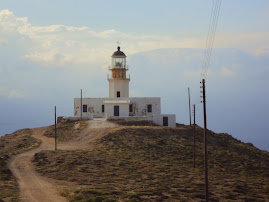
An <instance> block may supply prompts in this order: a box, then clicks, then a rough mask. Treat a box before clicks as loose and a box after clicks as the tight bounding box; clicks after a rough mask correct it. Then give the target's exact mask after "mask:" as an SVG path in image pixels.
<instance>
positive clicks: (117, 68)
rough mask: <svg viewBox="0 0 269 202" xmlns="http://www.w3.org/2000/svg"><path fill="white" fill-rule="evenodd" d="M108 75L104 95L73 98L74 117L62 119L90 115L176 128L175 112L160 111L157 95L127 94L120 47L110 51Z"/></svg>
mask: <svg viewBox="0 0 269 202" xmlns="http://www.w3.org/2000/svg"><path fill="white" fill-rule="evenodd" d="M111 57H112V63H111V67H110V71H111V75H110V76H109V77H108V79H107V80H108V83H109V97H108V98H82V99H81V98H75V99H74V116H73V117H66V118H65V119H73V120H77V119H80V118H81V117H82V118H83V119H88V120H91V119H93V118H106V119H108V120H112V119H123V120H125V121H152V122H154V123H155V124H157V125H160V126H170V127H176V115H175V114H161V99H160V97H129V82H130V78H127V74H126V73H127V71H128V66H127V65H126V55H125V54H124V53H123V52H122V51H121V50H120V47H118V50H117V51H115V52H114V53H113V55H112V56H111Z"/></svg>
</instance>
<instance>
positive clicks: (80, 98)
mask: <svg viewBox="0 0 269 202" xmlns="http://www.w3.org/2000/svg"><path fill="white" fill-rule="evenodd" d="M80 109H81V112H80V120H82V89H80Z"/></svg>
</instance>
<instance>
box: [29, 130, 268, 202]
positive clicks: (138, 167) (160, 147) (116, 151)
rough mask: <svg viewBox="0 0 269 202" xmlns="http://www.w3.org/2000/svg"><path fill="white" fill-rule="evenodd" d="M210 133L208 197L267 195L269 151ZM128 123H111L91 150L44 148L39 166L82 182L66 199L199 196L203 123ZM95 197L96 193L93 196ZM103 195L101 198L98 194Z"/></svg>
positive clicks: (54, 175)
mask: <svg viewBox="0 0 269 202" xmlns="http://www.w3.org/2000/svg"><path fill="white" fill-rule="evenodd" d="M208 134H209V138H208V141H209V146H208V150H209V182H210V185H209V190H210V200H211V201H219V200H222V201H223V200H241V201H251V200H253V199H255V201H264V200H266V199H268V198H269V155H268V152H265V151H261V150H259V149H257V148H255V147H253V146H252V145H250V144H245V143H242V142H240V141H238V140H236V139H234V138H233V137H232V136H230V135H228V134H216V133H213V132H212V131H208ZM192 141H193V133H192V131H191V129H189V128H188V127H185V126H182V125H181V126H180V128H177V129H172V128H167V127H153V126H132V127H120V128H116V129H112V130H111V131H110V132H109V133H108V134H107V135H106V136H104V137H103V138H101V139H99V140H98V141H96V143H95V144H96V148H95V149H94V150H91V151H87V150H83V151H43V152H40V153H38V154H36V155H35V158H34V163H35V165H36V166H37V170H38V172H40V173H42V174H43V175H46V176H48V177H51V178H55V179H60V180H68V181H72V182H76V183H77V184H80V185H81V186H83V188H81V189H77V190H73V189H70V190H66V191H65V192H63V195H64V196H66V197H68V199H69V200H70V201H98V200H99V201H102V200H103V201H113V200H123V201H143V200H144V201H148V200H151V201H173V200H175V201H179V200H180V201H189V200H192V201H201V200H203V197H204V184H203V183H204V180H203V150H202V141H203V136H202V129H201V128H198V129H197V168H196V169H194V168H193V167H192V165H193V162H192V159H193V147H192ZM96 198H97V199H96ZM101 199H102V200H101Z"/></svg>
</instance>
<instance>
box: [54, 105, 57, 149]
mask: <svg viewBox="0 0 269 202" xmlns="http://www.w3.org/2000/svg"><path fill="white" fill-rule="evenodd" d="M54 117H55V123H54V131H55V134H54V136H55V150H57V128H56V124H57V120H56V106H54Z"/></svg>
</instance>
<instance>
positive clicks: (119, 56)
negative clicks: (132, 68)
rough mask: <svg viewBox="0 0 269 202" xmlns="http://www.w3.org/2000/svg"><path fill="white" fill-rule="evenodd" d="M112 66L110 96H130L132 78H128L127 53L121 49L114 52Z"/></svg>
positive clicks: (109, 79) (109, 80)
mask: <svg viewBox="0 0 269 202" xmlns="http://www.w3.org/2000/svg"><path fill="white" fill-rule="evenodd" d="M111 57H112V63H111V68H110V69H109V70H110V71H111V78H108V79H107V80H108V82H109V98H129V82H130V78H126V71H128V68H127V65H126V55H125V54H124V52H122V51H121V50H120V47H119V46H118V50H117V51H115V52H114V53H113V55H112V56H111Z"/></svg>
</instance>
